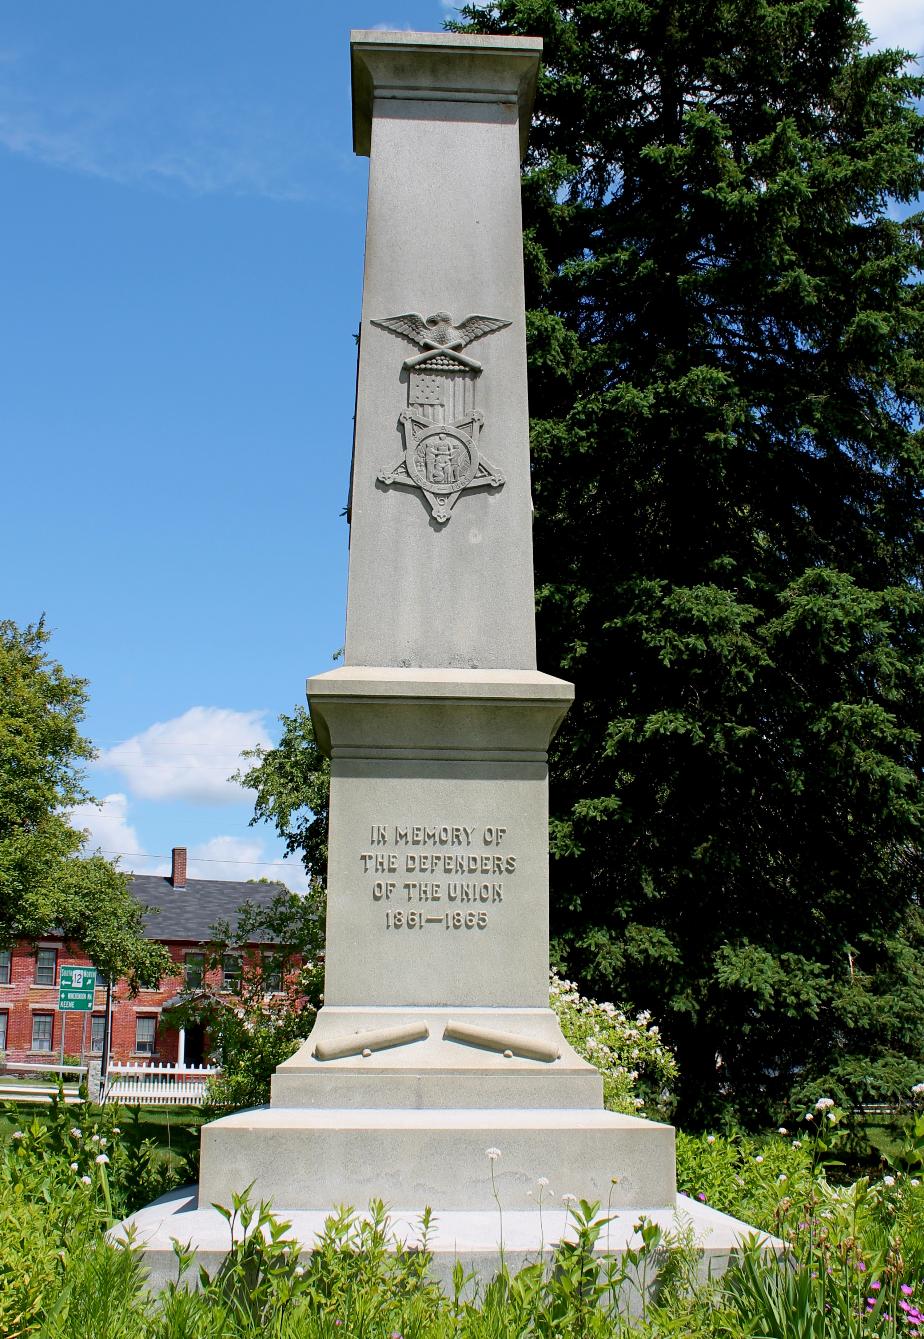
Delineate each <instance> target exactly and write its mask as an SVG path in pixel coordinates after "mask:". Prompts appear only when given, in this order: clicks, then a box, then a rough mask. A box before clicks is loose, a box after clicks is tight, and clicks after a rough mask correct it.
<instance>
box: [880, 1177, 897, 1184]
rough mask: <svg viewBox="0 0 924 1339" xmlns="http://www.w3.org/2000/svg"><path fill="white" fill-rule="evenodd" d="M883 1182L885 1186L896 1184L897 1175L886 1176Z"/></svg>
mask: <svg viewBox="0 0 924 1339" xmlns="http://www.w3.org/2000/svg"><path fill="white" fill-rule="evenodd" d="M882 1184H883V1185H884V1186H894V1185H895V1177H894V1176H884V1177H883V1178H882Z"/></svg>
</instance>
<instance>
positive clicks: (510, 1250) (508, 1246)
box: [113, 1164, 783, 1311]
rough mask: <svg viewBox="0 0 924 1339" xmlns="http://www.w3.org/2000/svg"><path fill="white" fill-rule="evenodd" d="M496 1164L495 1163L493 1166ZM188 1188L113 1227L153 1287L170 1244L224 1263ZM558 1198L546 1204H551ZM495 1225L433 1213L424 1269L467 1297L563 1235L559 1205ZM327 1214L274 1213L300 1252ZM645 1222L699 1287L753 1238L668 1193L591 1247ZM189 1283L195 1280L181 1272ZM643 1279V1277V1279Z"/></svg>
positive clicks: (169, 1259)
mask: <svg viewBox="0 0 924 1339" xmlns="http://www.w3.org/2000/svg"><path fill="white" fill-rule="evenodd" d="M498 1166H499V1164H498ZM198 1202H199V1200H198V1193H197V1189H196V1187H195V1186H189V1187H186V1188H185V1189H183V1190H175V1191H172V1192H171V1194H169V1195H165V1196H164V1197H163V1198H162V1199H159V1200H155V1202H154V1203H153V1204H148V1205H146V1206H145V1208H143V1209H139V1210H138V1212H137V1213H135V1214H132V1216H131V1217H130V1218H127V1219H126V1220H125V1222H124V1223H121V1224H120V1225H119V1226H118V1227H117V1228H116V1229H114V1232H113V1237H114V1238H115V1239H120V1238H124V1235H125V1233H126V1232H127V1231H131V1233H132V1234H133V1237H134V1240H135V1242H136V1244H137V1245H138V1246H139V1247H140V1249H141V1251H142V1255H143V1259H144V1263H145V1266H146V1268H147V1270H148V1273H149V1278H148V1282H149V1286H150V1287H151V1288H152V1290H156V1289H159V1288H161V1287H163V1286H164V1284H166V1283H167V1282H169V1281H170V1280H171V1279H175V1278H176V1257H175V1255H174V1253H173V1247H172V1242H173V1241H174V1240H176V1241H179V1242H181V1243H183V1244H184V1245H185V1244H187V1243H189V1244H190V1245H191V1246H192V1248H193V1249H194V1250H195V1252H196V1262H195V1263H196V1266H199V1265H201V1266H203V1267H204V1268H205V1269H206V1270H208V1271H209V1273H211V1272H213V1271H214V1270H215V1269H217V1268H218V1266H219V1265H220V1264H221V1261H222V1260H223V1259H224V1257H225V1255H226V1253H227V1251H228V1248H229V1245H230V1233H229V1228H228V1224H227V1222H226V1221H225V1219H224V1218H223V1217H222V1216H221V1215H220V1214H219V1213H218V1211H217V1210H216V1209H213V1208H211V1207H207V1208H199V1207H198ZM555 1202H557V1201H553V1203H555ZM501 1203H502V1205H504V1209H503V1226H502V1225H501V1217H500V1215H499V1213H498V1210H497V1207H496V1205H495V1206H494V1208H493V1210H481V1211H459V1210H455V1211H448V1212H442V1213H438V1214H436V1215H435V1219H434V1223H433V1225H432V1228H431V1233H430V1236H429V1238H428V1246H429V1249H430V1251H431V1253H432V1264H431V1273H432V1275H433V1277H434V1278H435V1279H436V1280H437V1281H439V1282H440V1283H441V1284H442V1285H443V1287H444V1288H445V1289H446V1290H447V1291H449V1292H450V1293H451V1291H452V1270H453V1266H454V1265H455V1263H456V1261H457V1260H458V1261H460V1262H461V1263H462V1265H463V1267H464V1269H465V1272H466V1274H470V1275H472V1283H471V1284H470V1286H469V1291H470V1293H471V1292H473V1291H477V1290H479V1289H480V1290H482V1291H483V1289H484V1286H485V1285H486V1284H487V1283H488V1282H489V1281H490V1279H491V1278H493V1276H494V1275H495V1274H496V1273H497V1271H498V1269H499V1268H500V1266H501V1261H502V1259H503V1263H504V1264H505V1265H506V1266H507V1268H508V1269H509V1270H510V1271H511V1273H515V1272H516V1271H517V1270H519V1269H522V1268H523V1266H524V1265H527V1264H531V1263H533V1262H535V1261H537V1260H544V1261H545V1262H546V1263H550V1262H551V1259H552V1253H553V1251H554V1248H555V1246H556V1244H557V1243H558V1242H559V1241H561V1240H562V1239H563V1238H567V1237H568V1236H569V1235H570V1234H571V1232H572V1229H570V1228H569V1217H568V1214H567V1213H566V1212H565V1211H564V1210H562V1209H561V1208H554V1207H553V1208H543V1210H542V1213H541V1214H540V1213H539V1211H538V1210H537V1209H536V1208H531V1209H526V1210H522V1209H521V1210H514V1209H508V1208H507V1206H506V1204H505V1202H504V1198H503V1195H502V1196H501ZM328 1212H329V1211H319V1210H304V1209H302V1210H288V1209H285V1208H284V1207H282V1205H280V1208H279V1210H278V1217H279V1218H280V1219H281V1220H282V1221H284V1222H286V1223H288V1224H289V1225H290V1227H289V1231H288V1233H287V1234H286V1239H287V1240H290V1241H292V1242H294V1243H297V1244H298V1245H299V1246H300V1247H301V1249H302V1250H303V1251H304V1252H305V1253H308V1252H310V1251H311V1249H312V1247H313V1245H314V1244H315V1242H316V1241H317V1239H318V1237H319V1236H320V1234H321V1232H322V1231H323V1228H324V1223H325V1220H326V1219H327V1217H328ZM643 1215H644V1217H645V1218H646V1219H648V1220H650V1221H652V1222H654V1223H657V1224H658V1225H659V1226H660V1227H662V1228H663V1230H664V1231H665V1233H675V1234H678V1235H680V1236H681V1237H682V1238H683V1239H684V1240H687V1241H692V1242H694V1243H695V1244H696V1246H697V1248H698V1250H699V1252H700V1256H699V1261H698V1265H697V1273H698V1276H699V1278H700V1280H701V1281H703V1282H705V1281H706V1280H707V1279H708V1278H710V1277H711V1278H715V1277H717V1276H718V1275H720V1274H722V1273H723V1272H724V1271H725V1269H726V1268H727V1266H728V1263H729V1260H730V1259H731V1257H732V1255H733V1253H734V1252H735V1251H736V1250H737V1249H738V1247H739V1246H740V1244H741V1242H742V1241H744V1240H745V1239H746V1238H747V1237H750V1236H753V1235H754V1229H753V1228H750V1227H748V1226H747V1224H746V1223H741V1222H739V1221H738V1219H736V1218H731V1217H729V1216H728V1214H723V1213H719V1212H718V1211H717V1210H715V1209H710V1208H709V1207H708V1206H707V1205H705V1204H700V1203H698V1202H697V1201H696V1200H690V1199H687V1197H686V1196H684V1195H678V1196H677V1197H676V1204H674V1205H672V1206H671V1207H664V1206H660V1207H656V1208H648V1209H636V1210H631V1211H630V1210H625V1211H622V1212H616V1213H615V1216H614V1219H613V1221H612V1222H611V1223H610V1224H609V1226H608V1227H605V1228H604V1229H603V1231H602V1232H601V1234H600V1238H599V1240H598V1243H597V1253H598V1254H599V1255H601V1256H606V1255H612V1256H620V1255H622V1254H623V1253H624V1252H625V1251H626V1249H627V1248H637V1247H638V1246H639V1245H640V1239H639V1237H638V1233H637V1232H636V1231H635V1227H636V1225H637V1224H638V1222H639V1219H640V1218H641V1217H642V1216H643ZM391 1228H392V1232H393V1233H394V1236H395V1238H396V1240H397V1241H400V1242H401V1243H402V1244H405V1245H413V1244H414V1243H415V1242H418V1241H419V1240H420V1219H419V1215H417V1214H413V1213H407V1212H396V1213H394V1214H392V1215H391ZM763 1246H764V1249H765V1250H768V1251H779V1250H782V1249H783V1245H782V1243H781V1242H779V1241H777V1240H776V1239H775V1238H772V1237H766V1238H764V1240H763ZM187 1278H188V1279H190V1282H191V1283H194V1282H195V1278H194V1275H193V1274H192V1273H191V1274H189V1275H187ZM648 1282H649V1285H650V1284H651V1282H652V1279H651V1272H650V1274H649V1279H648ZM622 1300H623V1309H625V1310H628V1311H637V1310H638V1308H639V1303H640V1300H641V1299H640V1293H639V1290H638V1288H631V1287H630V1288H629V1289H628V1290H627V1292H626V1294H625V1295H624V1297H623V1299H622Z"/></svg>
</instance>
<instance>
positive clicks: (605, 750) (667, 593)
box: [457, 0, 924, 1122]
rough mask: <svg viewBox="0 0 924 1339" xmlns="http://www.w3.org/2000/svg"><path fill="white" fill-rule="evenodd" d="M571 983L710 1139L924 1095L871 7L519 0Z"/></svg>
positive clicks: (887, 225) (498, 18) (905, 639)
mask: <svg viewBox="0 0 924 1339" xmlns="http://www.w3.org/2000/svg"><path fill="white" fill-rule="evenodd" d="M457 26H459V27H461V28H463V29H468V30H472V29H474V30H477V31H480V32H489V33H521V34H534V35H539V36H541V37H543V38H544V40H545V52H544V70H543V74H542V77H541V82H540V89H539V95H538V98H537V103H536V110H535V117H534V124H533V129H532V133H531V140H530V150H529V156H528V159H527V165H526V174H525V178H524V221H525V254H526V269H527V294H528V297H527V305H528V307H529V313H528V322H529V337H530V397H531V412H532V416H533V417H532V446H533V478H534V492H535V505H536V563H537V583H538V619H539V637H540V648H541V650H540V654H541V659H540V665H541V667H542V668H543V669H545V670H547V671H550V672H559V673H561V674H563V675H565V676H566V677H569V678H571V679H573V680H574V682H575V684H576V687H577V702H576V704H575V706H574V708H573V709H572V711H571V713H570V715H569V717H568V719H567V721H566V723H565V726H564V728H563V730H562V732H561V734H560V736H559V739H558V741H557V743H556V745H555V748H554V753H553V756H552V778H553V781H552V806H553V816H554V817H553V825H552V850H553V856H554V859H553V869H552V879H553V932H554V933H555V934H556V936H557V938H556V944H557V952H558V953H559V955H560V957H561V960H562V964H563V965H567V967H568V968H569V970H570V971H572V972H577V973H578V974H579V975H580V978H581V979H582V980H583V981H584V982H585V983H586V984H587V986H588V987H589V988H590V989H592V990H593V991H595V992H596V993H599V994H602V995H605V996H606V997H608V998H618V999H626V1000H631V1001H632V1002H633V1003H634V1004H635V1005H637V1006H638V1007H646V1008H650V1009H651V1010H652V1011H653V1012H654V1013H655V1014H656V1015H657V1016H658V1018H659V1019H660V1020H661V1021H662V1022H663V1025H664V1030H665V1032H666V1034H667V1036H668V1038H669V1040H670V1041H671V1042H672V1043H673V1044H674V1046H675V1047H676V1050H677V1054H678V1060H679V1064H680V1076H681V1085H682V1086H681V1109H680V1112H679V1113H678V1114H679V1115H680V1117H681V1119H683V1120H686V1121H687V1122H695V1121H706V1120H709V1119H714V1118H715V1116H716V1114H717V1113H718V1111H719V1110H721V1109H722V1108H723V1107H725V1108H726V1109H728V1108H731V1109H732V1110H734V1111H736V1112H737V1113H738V1114H739V1115H740V1117H741V1118H742V1119H744V1120H746V1121H753V1122H760V1121H763V1120H766V1119H768V1118H769V1117H771V1116H772V1115H773V1114H774V1113H777V1112H779V1111H780V1110H781V1108H784V1107H785V1106H786V1104H788V1103H791V1102H796V1101H797V1100H800V1098H801V1100H805V1098H806V1096H807V1095H809V1094H811V1093H817V1092H818V1091H820V1090H821V1089H822V1088H823V1089H824V1091H825V1092H827V1093H830V1094H831V1095H832V1096H835V1097H839V1098H840V1099H841V1100H844V1101H848V1102H853V1103H858V1102H862V1101H864V1100H867V1101H870V1100H882V1099H887V1098H893V1097H895V1096H899V1095H902V1094H904V1093H906V1092H907V1088H908V1087H909V1086H910V1084H911V1083H913V1082H914V1081H915V1080H919V1079H920V1078H921V1077H922V1063H924V952H922V948H924V922H922V914H921V905H920V892H921V887H922V869H924V862H922V848H921V828H922V819H924V794H922V742H921V726H922V721H924V711H922V707H924V636H922V621H924V600H922V587H921V578H922V512H921V485H922V472H924V470H922V448H924V434H922V431H921V406H922V402H924V300H922V299H924V290H922V286H921V284H920V282H919V280H920V274H921V270H922V268H924V216H921V215H920V214H919V215H912V214H909V212H908V206H909V205H910V204H912V202H913V201H914V200H915V199H916V197H917V196H918V194H919V193H920V191H921V190H922V188H924V162H922V152H924V118H922V116H921V112H920V110H919V109H918V107H917V106H916V105H915V99H916V98H920V97H921V94H922V92H924V81H922V80H921V79H919V78H915V77H913V76H912V75H911V74H910V73H909V72H908V57H907V55H906V54H905V53H901V52H895V51H873V50H871V49H870V48H869V47H868V45H867V39H868V33H867V31H866V29H865V28H864V26H863V24H862V23H861V22H860V20H859V18H858V16H857V11H856V7H855V5H854V3H853V0H705V3H703V0H696V3H691V2H690V0H577V2H576V3H564V2H563V0H497V2H496V3H489V4H472V5H468V6H466V7H465V9H464V10H463V11H462V21H461V23H460V24H459V25H457Z"/></svg>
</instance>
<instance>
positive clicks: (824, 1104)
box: [815, 1097, 834, 1111]
mask: <svg viewBox="0 0 924 1339" xmlns="http://www.w3.org/2000/svg"><path fill="white" fill-rule="evenodd" d="M833 1106H834V1098H833V1097H819V1099H818V1101H817V1102H816V1103H815V1110H816V1111H829V1110H830V1109H831V1107H833Z"/></svg>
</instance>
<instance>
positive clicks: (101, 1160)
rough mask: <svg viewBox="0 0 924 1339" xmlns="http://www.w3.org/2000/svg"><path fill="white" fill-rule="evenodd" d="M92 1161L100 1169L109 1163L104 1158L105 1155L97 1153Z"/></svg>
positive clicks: (105, 1157) (107, 1159)
mask: <svg viewBox="0 0 924 1339" xmlns="http://www.w3.org/2000/svg"><path fill="white" fill-rule="evenodd" d="M93 1161H94V1162H97V1163H99V1165H100V1166H101V1167H102V1166H103V1165H104V1164H105V1163H107V1162H108V1161H109V1158H108V1157H107V1156H106V1154H105V1153H97V1155H96V1157H95V1158H94V1159H93Z"/></svg>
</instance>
